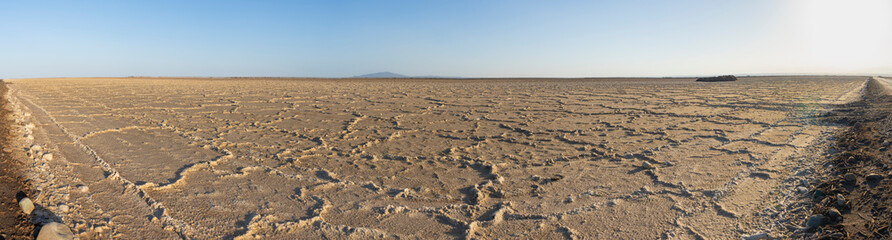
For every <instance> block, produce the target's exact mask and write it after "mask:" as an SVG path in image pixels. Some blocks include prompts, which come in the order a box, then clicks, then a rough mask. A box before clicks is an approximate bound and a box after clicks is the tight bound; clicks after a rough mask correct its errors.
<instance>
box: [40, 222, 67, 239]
mask: <svg viewBox="0 0 892 240" xmlns="http://www.w3.org/2000/svg"><path fill="white" fill-rule="evenodd" d="M69 239H74V234H73V233H71V229H70V228H68V226H65V224H61V223H57V222H52V223H47V224H46V225H43V227H41V228H40V233H38V234H37V240H69Z"/></svg>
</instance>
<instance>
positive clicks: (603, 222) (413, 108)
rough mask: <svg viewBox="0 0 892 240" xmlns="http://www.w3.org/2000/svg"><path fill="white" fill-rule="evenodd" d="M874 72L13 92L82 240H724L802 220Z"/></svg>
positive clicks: (38, 84)
mask: <svg viewBox="0 0 892 240" xmlns="http://www.w3.org/2000/svg"><path fill="white" fill-rule="evenodd" d="M866 79H867V78H866V77H749V78H741V80H739V81H736V82H721V83H702V82H694V80H693V79H485V80H483V79H461V80H446V79H299V80H286V79H174V78H89V79H88V78H84V79H76V78H66V79H21V80H8V81H7V82H8V87H9V88H10V95H9V98H10V100H11V102H12V103H14V104H15V105H16V106H17V112H16V114H17V115H16V116H17V117H19V120H20V122H21V123H22V125H24V127H23V128H22V134H23V136H24V140H23V142H22V143H21V145H22V146H23V148H25V149H27V151H28V154H29V156H32V159H33V160H32V161H33V162H32V163H31V167H32V168H34V169H35V171H34V172H33V173H31V174H30V176H29V178H30V179H31V181H32V184H33V185H34V186H35V191H34V192H35V193H34V194H35V195H36V196H35V197H34V198H35V201H36V202H37V203H38V204H39V205H41V206H43V207H45V208H46V209H47V211H48V212H51V213H52V214H49V213H47V214H46V215H47V216H46V217H47V218H50V217H55V218H58V219H61V221H64V222H65V223H66V224H67V225H69V226H70V227H71V228H72V229H73V230H74V232H75V233H76V234H77V235H78V236H80V237H81V238H90V239H92V238H108V237H112V238H157V239H166V238H174V239H175V238H198V239H211V238H224V239H243V238H244V239H250V238H278V239H286V238H306V239H316V238H336V239H337V238H370V237H378V238H401V239H414V238H425V239H429V238H447V239H448V238H482V239H491V238H500V239H511V238H523V239H526V238H535V239H555V238H567V239H574V238H585V239H653V238H667V239H696V238H705V239H729V238H739V237H740V236H741V235H746V234H751V233H755V232H766V231H767V232H775V231H787V230H789V229H791V228H795V227H796V226H801V225H802V222H796V221H785V220H783V216H778V215H782V214H784V213H785V212H786V211H788V210H789V209H784V206H785V205H784V202H785V201H790V199H791V198H795V196H793V195H795V194H796V191H795V187H796V186H799V185H801V184H803V183H802V181H805V182H806V183H805V184H806V185H807V181H808V180H809V179H808V176H807V175H808V174H809V171H812V170H810V169H809V168H808V166H809V163H812V162H816V160H815V159H818V158H821V157H822V155H823V154H824V152H822V151H823V149H825V148H826V147H825V146H824V145H822V144H825V141H824V140H825V139H826V138H827V137H828V136H829V135H830V134H831V133H832V132H833V131H835V130H837V129H838V128H839V127H838V126H834V125H831V124H824V123H820V122H819V121H816V120H815V119H814V118H815V117H816V116H819V115H820V114H821V113H823V112H825V111H827V110H828V109H830V108H832V107H833V106H835V105H838V104H841V103H844V102H847V101H852V100H854V99H856V98H857V97H858V96H859V90H860V89H862V88H863V86H864V84H865V82H866ZM47 156H48V157H47ZM790 211H793V210H790ZM778 219H779V220H778Z"/></svg>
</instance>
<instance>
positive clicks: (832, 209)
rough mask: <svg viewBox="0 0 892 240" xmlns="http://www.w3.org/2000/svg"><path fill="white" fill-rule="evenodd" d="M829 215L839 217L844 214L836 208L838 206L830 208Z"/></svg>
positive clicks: (834, 217)
mask: <svg viewBox="0 0 892 240" xmlns="http://www.w3.org/2000/svg"><path fill="white" fill-rule="evenodd" d="M827 216H828V217H830V219H839V218H840V217H842V214H841V213H839V210H836V208H830V210H828V211H827Z"/></svg>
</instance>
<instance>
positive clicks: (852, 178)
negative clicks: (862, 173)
mask: <svg viewBox="0 0 892 240" xmlns="http://www.w3.org/2000/svg"><path fill="white" fill-rule="evenodd" d="M843 178H844V179H845V180H846V181H847V182H855V180H858V176H855V174H853V173H846V175H845V176H844V177H843Z"/></svg>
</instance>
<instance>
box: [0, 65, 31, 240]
mask: <svg viewBox="0 0 892 240" xmlns="http://www.w3.org/2000/svg"><path fill="white" fill-rule="evenodd" d="M6 92H7V88H6V84H5V83H0V96H5V94H6ZM8 104H9V103H8V102H7V101H6V98H3V97H0V116H2V117H0V147H2V152H0V239H31V234H32V232H33V231H34V225H33V224H31V221H30V217H29V216H28V215H25V214H24V213H22V210H20V209H19V206H18V201H17V199H16V195H17V194H19V193H20V192H23V193H24V192H28V191H29V189H30V187H29V184H28V182H27V181H26V180H25V178H24V177H23V176H22V175H21V174H22V169H24V166H23V165H22V163H21V162H19V161H16V160H15V158H14V157H13V151H11V149H10V148H12V147H13V144H10V141H11V140H12V138H11V137H12V136H10V129H11V125H12V124H14V123H13V121H11V120H10V118H8V117H7V116H9V115H10V114H11V112H10V110H9V108H8V107H9V106H8Z"/></svg>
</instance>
